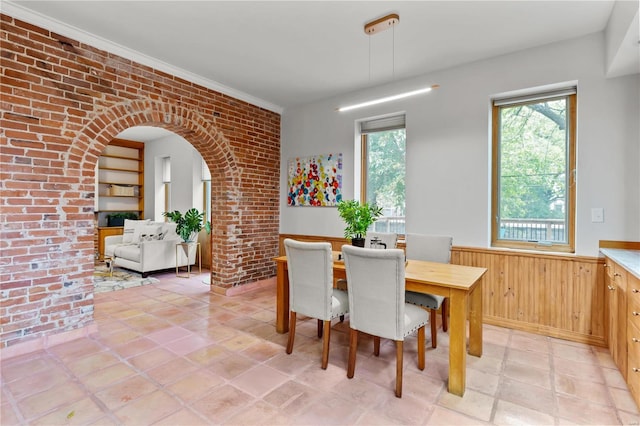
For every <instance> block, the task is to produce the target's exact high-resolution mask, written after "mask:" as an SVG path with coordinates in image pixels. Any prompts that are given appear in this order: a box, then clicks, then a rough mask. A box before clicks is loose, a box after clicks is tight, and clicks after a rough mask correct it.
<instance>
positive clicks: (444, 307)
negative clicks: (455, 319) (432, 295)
mask: <svg viewBox="0 0 640 426" xmlns="http://www.w3.org/2000/svg"><path fill="white" fill-rule="evenodd" d="M440 309H441V310H442V331H447V329H448V328H449V327H448V325H449V324H448V321H447V320H448V319H449V299H448V298H445V299H444V300H443V301H442V306H441V307H440Z"/></svg>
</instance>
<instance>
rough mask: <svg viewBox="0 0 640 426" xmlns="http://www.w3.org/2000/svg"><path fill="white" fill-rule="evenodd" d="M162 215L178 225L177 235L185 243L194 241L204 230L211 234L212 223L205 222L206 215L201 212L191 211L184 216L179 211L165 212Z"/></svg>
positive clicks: (193, 209)
mask: <svg viewBox="0 0 640 426" xmlns="http://www.w3.org/2000/svg"><path fill="white" fill-rule="evenodd" d="M162 215H163V216H164V217H168V218H169V219H170V220H171V221H172V222H175V223H176V233H177V234H178V235H179V236H180V238H182V241H184V242H190V241H194V239H195V238H196V235H197V234H198V232H200V231H201V230H202V228H204V229H205V230H206V231H207V234H208V233H210V232H211V222H209V221H208V220H205V219H204V213H201V212H199V211H198V209H195V208H192V209H189V210H187V211H186V212H185V213H184V215H183V214H182V213H181V212H179V211H178V210H174V211H172V212H164V213H162Z"/></svg>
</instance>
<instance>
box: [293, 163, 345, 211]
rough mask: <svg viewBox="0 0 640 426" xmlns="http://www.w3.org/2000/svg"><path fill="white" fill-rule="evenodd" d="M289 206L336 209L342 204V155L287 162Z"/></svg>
mask: <svg viewBox="0 0 640 426" xmlns="http://www.w3.org/2000/svg"><path fill="white" fill-rule="evenodd" d="M288 167H289V181H288V182H287V198H288V205H290V206H335V205H337V204H338V202H339V201H340V200H342V153H339V154H325V155H312V156H310V157H299V158H292V159H290V160H289V164H288Z"/></svg>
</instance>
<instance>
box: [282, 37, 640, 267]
mask: <svg viewBox="0 0 640 426" xmlns="http://www.w3.org/2000/svg"><path fill="white" fill-rule="evenodd" d="M604 64H605V52H604V37H603V34H602V33H598V34H592V35H589V36H586V37H582V38H579V39H575V40H570V41H567V42H562V43H555V44H552V45H548V46H545V47H542V48H536V49H530V50H526V51H521V52H518V53H514V54H510V55H505V56H501V57H498V58H494V59H491V60H486V61H480V62H475V63H472V64H468V65H465V66H460V67H456V68H452V69H447V70H442V71H439V72H435V73H432V74H428V75H424V76H420V77H417V78H413V79H410V80H405V81H400V82H396V83H394V84H392V85H388V86H383V87H376V88H372V89H369V90H366V91H362V92H357V93H351V94H345V95H343V96H339V97H336V98H333V99H330V100H326V101H321V102H316V103H313V104H308V105H303V106H300V107H295V108H291V109H288V110H286V111H285V112H284V113H283V116H282V150H281V188H283V189H282V190H281V214H280V232H281V233H291V234H311V235H325V236H342V234H343V224H342V222H341V220H340V218H339V217H338V213H337V211H336V209H335V208H317V207H288V206H287V200H286V180H287V176H286V175H287V161H288V160H289V159H290V158H292V157H295V156H306V155H311V154H322V153H328V152H342V153H343V154H344V179H343V188H342V190H343V195H344V198H345V199H349V198H353V196H354V176H353V170H354V166H353V164H354V153H353V151H354V137H355V128H354V122H355V121H356V120H361V119H364V118H368V117H373V116H378V115H383V114H388V113H392V112H399V111H402V112H405V113H406V118H407V177H406V188H407V199H406V205H407V231H408V232H416V233H448V234H451V235H453V236H454V244H456V245H459V246H473V247H489V244H490V226H489V214H490V210H491V206H490V197H491V193H490V188H491V183H490V171H491V168H490V154H491V151H490V132H489V131H490V99H491V98H492V96H495V95H496V94H500V93H505V92H511V91H516V90H521V89H528V88H534V87H539V86H546V85H553V84H558V83H564V82H573V83H576V84H577V86H578V135H577V167H578V183H577V185H578V186H577V217H576V227H577V237H576V253H577V254H579V255H588V256H595V255H597V254H598V241H599V240H601V239H611V240H634V241H640V190H639V187H640V172H639V169H640V128H639V124H638V123H639V119H638V118H639V116H640V96H639V95H640V75H638V74H635V75H631V76H626V77H619V78H613V79H606V78H605V65H604ZM431 84H440V86H441V87H440V89H438V90H435V91H433V92H431V93H428V94H426V95H420V96H418V97H414V98H409V99H405V100H401V101H395V102H392V103H388V104H384V105H378V106H374V107H369V108H364V109H361V110H356V111H352V112H347V113H338V112H336V111H335V109H336V107H338V106H342V105H347V104H350V103H354V102H358V101H363V100H369V99H372V98H375V97H378V96H380V95H387V94H391V93H397V92H401V91H404V90H409V89H414V88H418V87H421V86H426V85H431ZM592 207H603V208H604V218H605V221H604V223H591V208H592Z"/></svg>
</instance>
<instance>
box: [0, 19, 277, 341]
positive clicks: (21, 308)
mask: <svg viewBox="0 0 640 426" xmlns="http://www.w3.org/2000/svg"><path fill="white" fill-rule="evenodd" d="M2 23H3V25H2V29H1V30H0V33H1V34H2V38H3V40H5V41H6V43H5V44H4V45H3V54H2V66H3V79H2V80H0V85H1V86H2V93H4V94H5V96H3V111H2V119H3V126H2V128H0V147H1V148H2V156H0V166H1V167H0V169H1V170H2V176H3V178H2V180H1V181H0V189H2V193H1V194H0V206H1V207H2V209H1V210H0V223H2V225H3V229H2V235H3V239H2V250H0V267H2V270H1V271H0V272H1V277H0V278H1V281H2V286H1V287H0V298H1V299H2V302H3V303H2V305H0V317H1V318H2V324H1V327H0V347H2V348H7V347H10V346H12V345H15V344H17V343H21V342H26V341H29V340H33V341H36V339H39V342H36V345H35V346H33V345H31V346H30V347H38V346H37V345H42V344H48V343H47V342H46V340H47V339H49V337H51V340H49V343H50V342H51V341H59V340H58V339H59V338H58V337H55V338H54V337H53V336H54V335H56V334H60V333H62V332H72V333H73V332H76V331H81V330H83V329H84V330H86V329H87V328H88V327H87V326H88V325H90V324H91V323H92V320H93V294H94V289H93V277H92V272H93V269H94V263H93V262H94V257H93V254H94V233H95V232H94V231H95V225H94V196H95V180H94V175H95V165H96V163H97V161H98V157H99V155H100V153H101V152H102V150H103V148H104V147H105V146H106V145H107V144H108V143H109V142H110V140H111V139H112V138H113V137H115V136H116V135H117V134H118V133H120V132H121V131H122V130H124V129H126V128H129V127H132V126H136V125H151V126H159V127H163V128H165V129H168V130H170V131H172V132H174V133H176V134H178V135H180V136H182V137H183V138H185V139H186V140H187V141H188V142H190V143H191V144H192V145H193V146H194V147H195V149H197V150H198V151H199V152H200V154H201V155H202V157H203V158H204V160H205V161H206V163H207V165H208V166H209V169H210V171H211V172H212V183H213V182H215V184H213V185H212V212H214V214H215V221H214V223H213V225H214V227H213V232H212V236H211V237H212V239H213V244H212V264H211V270H212V283H213V284H214V285H213V288H214V289H224V290H226V289H227V288H229V287H233V286H240V285H244V284H248V283H252V282H256V281H263V280H271V279H272V278H273V276H274V275H275V265H274V263H273V261H272V258H273V257H274V256H275V255H277V251H278V231H279V204H280V203H279V174H280V116H279V115H278V114H277V113H275V112H271V111H268V110H265V109H263V108H260V107H257V106H255V105H251V104H249V103H247V102H244V101H241V100H238V99H234V98H232V97H230V96H227V95H225V94H222V93H219V92H216V91H214V90H211V89H209V88H206V87H203V86H201V85H198V84H195V83H192V82H190V81H187V80H184V79H182V78H180V77H176V76H172V75H170V74H167V73H165V72H161V71H158V70H155V69H153V68H151V67H149V66H145V65H141V64H138V63H136V62H135V61H131V60H128V59H125V58H122V57H119V56H117V55H115V54H112V53H109V52H105V51H103V50H100V49H98V48H95V47H93V46H90V45H87V44H84V43H81V42H78V41H76V40H73V39H70V38H68V37H65V36H62V35H60V34H57V33H55V32H51V31H49V30H47V29H45V28H40V27H37V26H35V25H31V24H28V23H25V22H22V21H20V20H17V19H13V18H12V17H10V16H7V15H4V14H3V15H2ZM40 347H42V346H40Z"/></svg>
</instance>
